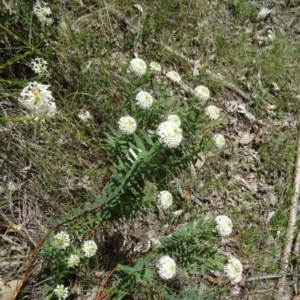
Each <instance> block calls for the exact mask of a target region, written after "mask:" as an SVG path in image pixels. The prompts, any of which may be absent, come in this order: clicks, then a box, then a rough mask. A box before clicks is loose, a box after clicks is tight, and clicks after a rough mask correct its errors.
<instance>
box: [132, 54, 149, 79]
mask: <svg viewBox="0 0 300 300" xmlns="http://www.w3.org/2000/svg"><path fill="white" fill-rule="evenodd" d="M128 71H129V72H130V73H134V74H135V75H136V76H138V77H141V76H143V75H145V74H146V72H147V65H146V63H145V62H144V61H143V60H142V59H141V58H134V59H133V60H131V61H130V63H129V67H128Z"/></svg>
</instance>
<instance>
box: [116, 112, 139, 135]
mask: <svg viewBox="0 0 300 300" xmlns="http://www.w3.org/2000/svg"><path fill="white" fill-rule="evenodd" d="M118 123H119V129H120V130H121V131H122V132H123V133H124V134H133V133H134V132H135V131H136V127H137V124H136V121H135V119H134V118H132V117H130V116H126V117H121V118H120V120H119V122H118Z"/></svg>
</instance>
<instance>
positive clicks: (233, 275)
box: [224, 257, 243, 281]
mask: <svg viewBox="0 0 300 300" xmlns="http://www.w3.org/2000/svg"><path fill="white" fill-rule="evenodd" d="M242 272H243V266H242V264H241V262H240V261H239V260H238V259H237V258H234V257H231V258H230V259H229V260H228V263H227V264H226V265H225V266H224V273H225V275H226V276H227V277H228V278H229V279H230V280H232V281H234V280H236V279H237V278H239V277H240V276H242Z"/></svg>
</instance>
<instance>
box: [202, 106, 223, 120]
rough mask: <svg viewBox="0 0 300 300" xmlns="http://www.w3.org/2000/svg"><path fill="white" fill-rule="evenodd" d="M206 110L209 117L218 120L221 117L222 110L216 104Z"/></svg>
mask: <svg viewBox="0 0 300 300" xmlns="http://www.w3.org/2000/svg"><path fill="white" fill-rule="evenodd" d="M204 112H205V114H206V115H207V116H208V117H210V118H211V120H217V119H218V118H219V117H220V111H219V109H218V108H217V107H216V106H214V105H209V106H207V107H206V108H205V111H204Z"/></svg>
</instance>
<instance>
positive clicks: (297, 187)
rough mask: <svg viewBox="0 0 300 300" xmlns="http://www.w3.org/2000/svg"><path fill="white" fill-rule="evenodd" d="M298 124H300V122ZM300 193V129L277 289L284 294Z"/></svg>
mask: <svg viewBox="0 0 300 300" xmlns="http://www.w3.org/2000/svg"><path fill="white" fill-rule="evenodd" d="M298 124H300V122H299V120H298ZM299 192H300V129H299V132H298V149H297V158H296V167H295V176H294V195H293V197H292V200H291V210H290V216H289V223H288V229H287V232H286V242H285V245H284V247H283V250H282V255H281V262H280V270H281V271H280V274H281V275H282V277H281V278H279V279H278V281H277V284H276V289H277V290H278V291H279V293H282V292H283V287H284V285H285V279H286V275H287V271H288V260H289V257H290V254H291V249H292V243H293V239H294V234H295V229H296V219H297V208H298V195H299Z"/></svg>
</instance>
